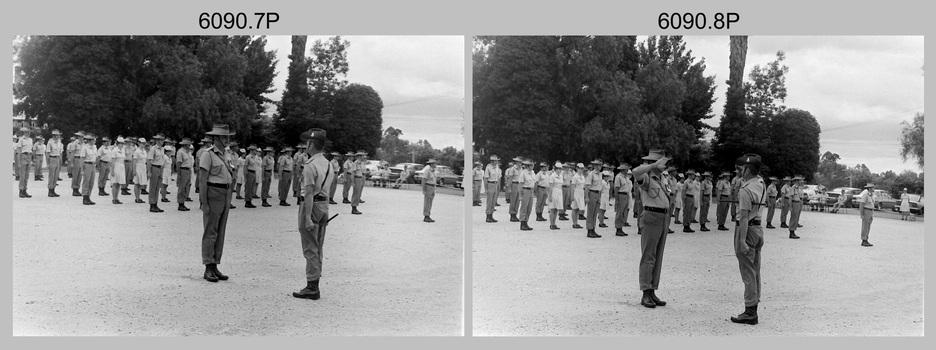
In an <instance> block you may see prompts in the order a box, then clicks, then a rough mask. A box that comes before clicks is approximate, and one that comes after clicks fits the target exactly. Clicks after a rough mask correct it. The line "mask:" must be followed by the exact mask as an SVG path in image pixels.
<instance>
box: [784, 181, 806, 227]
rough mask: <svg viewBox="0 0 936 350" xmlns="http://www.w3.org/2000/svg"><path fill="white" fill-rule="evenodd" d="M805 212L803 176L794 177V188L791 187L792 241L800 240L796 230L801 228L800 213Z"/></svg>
mask: <svg viewBox="0 0 936 350" xmlns="http://www.w3.org/2000/svg"><path fill="white" fill-rule="evenodd" d="M802 211H803V176H802V175H796V176H794V177H793V186H791V187H790V225H789V226H788V227H787V228H788V229H789V230H790V238H791V239H799V238H800V237H799V236H797V235H796V228H797V227H799V226H800V224H799V218H800V213H802Z"/></svg>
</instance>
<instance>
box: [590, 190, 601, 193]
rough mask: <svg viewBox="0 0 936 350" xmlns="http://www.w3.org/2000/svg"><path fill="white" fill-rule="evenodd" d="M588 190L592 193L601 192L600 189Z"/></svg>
mask: <svg viewBox="0 0 936 350" xmlns="http://www.w3.org/2000/svg"><path fill="white" fill-rule="evenodd" d="M588 191H589V192H592V193H601V191H599V190H588Z"/></svg>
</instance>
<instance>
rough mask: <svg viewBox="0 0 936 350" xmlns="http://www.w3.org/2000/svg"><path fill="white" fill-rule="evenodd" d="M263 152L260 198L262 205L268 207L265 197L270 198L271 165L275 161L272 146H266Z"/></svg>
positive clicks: (272, 165)
mask: <svg viewBox="0 0 936 350" xmlns="http://www.w3.org/2000/svg"><path fill="white" fill-rule="evenodd" d="M263 152H264V155H263V160H262V162H263V163H262V167H263V178H262V183H261V185H260V200H261V201H262V202H263V204H262V206H264V207H270V206H271V205H270V203H267V198H270V182H271V181H273V167H274V165H275V163H276V162H275V161H274V160H273V152H274V151H273V147H270V146H267V147H266V148H264V149H263Z"/></svg>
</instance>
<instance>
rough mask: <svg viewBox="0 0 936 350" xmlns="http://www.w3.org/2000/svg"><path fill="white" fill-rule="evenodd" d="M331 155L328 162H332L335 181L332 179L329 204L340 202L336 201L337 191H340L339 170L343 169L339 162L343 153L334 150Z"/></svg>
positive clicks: (329, 189)
mask: <svg viewBox="0 0 936 350" xmlns="http://www.w3.org/2000/svg"><path fill="white" fill-rule="evenodd" d="M303 149H304V148H303ZM303 153H305V152H303ZM331 156H332V157H331V159H330V160H329V161H328V164H331V165H330V167H331V171H332V178H333V179H335V181H332V182H331V187H329V188H328V204H338V202H335V192H338V171H340V170H341V167H340V164H339V163H338V157H341V153H338V152H332V153H331ZM302 159H305V158H302Z"/></svg>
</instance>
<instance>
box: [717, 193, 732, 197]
mask: <svg viewBox="0 0 936 350" xmlns="http://www.w3.org/2000/svg"><path fill="white" fill-rule="evenodd" d="M719 197H721V198H728V197H731V196H729V195H727V194H723V195H720V196H719Z"/></svg>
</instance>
